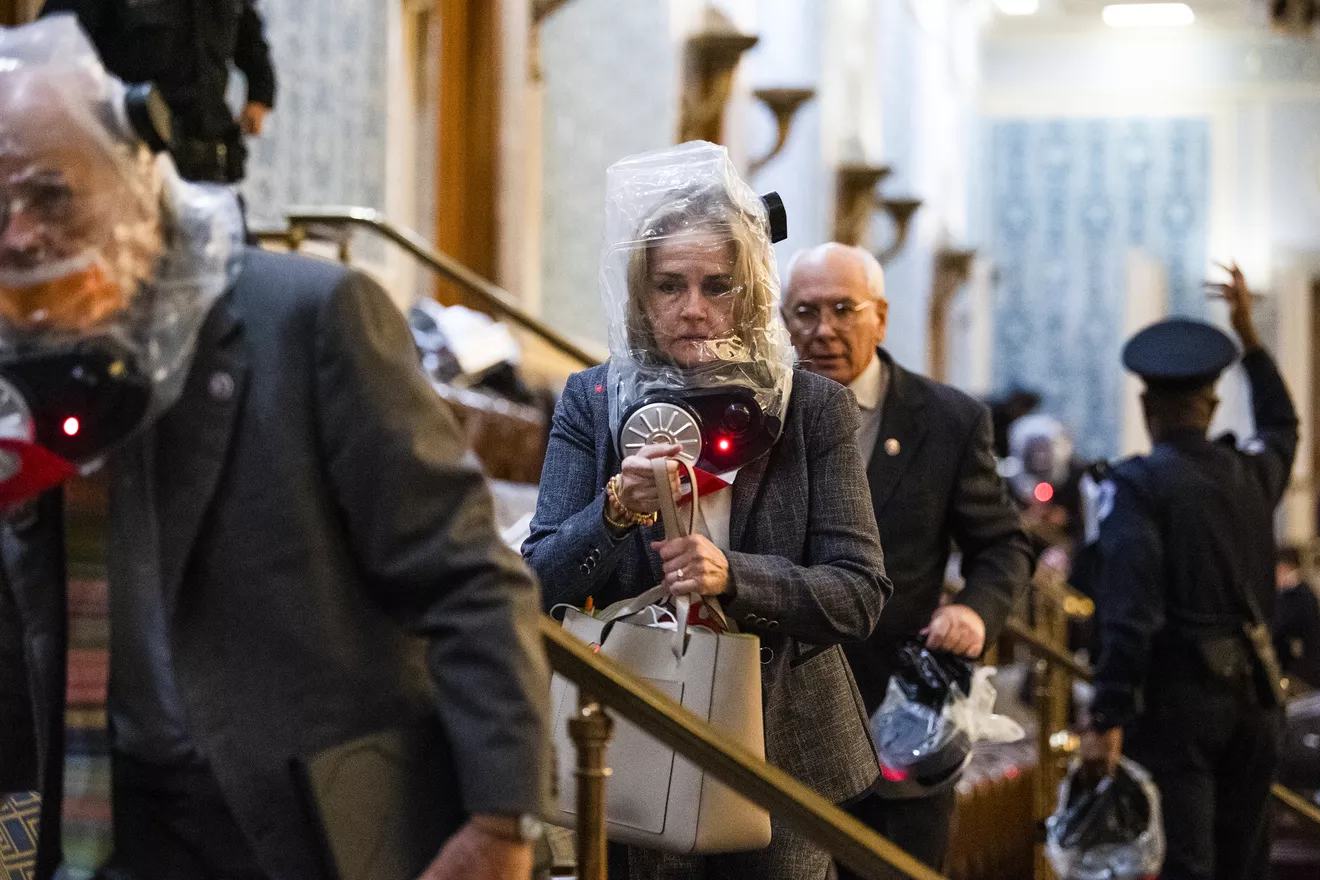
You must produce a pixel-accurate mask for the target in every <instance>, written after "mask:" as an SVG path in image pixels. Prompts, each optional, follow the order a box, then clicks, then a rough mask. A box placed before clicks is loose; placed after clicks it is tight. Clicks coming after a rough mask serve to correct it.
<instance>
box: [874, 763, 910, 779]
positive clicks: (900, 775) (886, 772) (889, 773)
mask: <svg viewBox="0 0 1320 880" xmlns="http://www.w3.org/2000/svg"><path fill="white" fill-rule="evenodd" d="M880 775H881V776H883V777H884V778H885V779H888V780H889V781H890V782H902V781H903V780H904V779H907V773H905V772H903V771H902V770H897V769H895V768H893V767H889V766H887V765H885V764H883V763H882V764H881V765H880Z"/></svg>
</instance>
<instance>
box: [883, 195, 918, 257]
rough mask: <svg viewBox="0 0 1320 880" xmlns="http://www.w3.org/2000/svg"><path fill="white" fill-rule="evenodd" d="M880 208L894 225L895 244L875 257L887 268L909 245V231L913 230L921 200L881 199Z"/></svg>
mask: <svg viewBox="0 0 1320 880" xmlns="http://www.w3.org/2000/svg"><path fill="white" fill-rule="evenodd" d="M880 207H882V208H884V209H885V213H886V214H888V215H889V219H890V220H891V221H893V224H894V243H893V244H891V245H890V246H889V247H887V248H885V249H884V250H883V251H881V252H880V253H878V254H876V255H875V258H876V259H877V260H879V261H880V265H882V266H885V265H888V264H889V261H890V260H892V259H894V257H896V256H898V255H899V253H900V252H901V251H902V250H903V247H904V246H905V245H906V244H907V238H908V230H909V229H911V228H912V216H913V215H914V214H916V213H917V209H918V208H920V207H921V199H881V200H880Z"/></svg>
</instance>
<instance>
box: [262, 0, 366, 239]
mask: <svg viewBox="0 0 1320 880" xmlns="http://www.w3.org/2000/svg"><path fill="white" fill-rule="evenodd" d="M259 8H260V10H261V13H262V15H263V16H264V17H265V20H266V38H267V40H268V41H269V42H270V47H271V54H272V56H273V59H274V62H275V70H276V73H277V75H278V77H279V93H278V95H277V96H276V99H275V103H276V106H275V112H274V113H272V114H271V115H270V116H269V117H268V118H267V121H266V132H265V134H264V135H262V136H261V137H259V138H252V139H250V140H249V141H248V147H249V150H250V151H251V155H250V157H249V159H248V176H247V182H246V183H245V184H244V187H243V190H244V194H245V195H246V197H247V200H248V208H249V211H250V222H251V223H252V225H253V226H256V227H263V226H280V225H283V219H284V216H283V212H284V209H285V208H287V207H288V206H289V205H295V204H341V205H342V204H352V205H366V206H368V207H373V208H381V209H383V208H384V207H385V161H386V144H385V137H386V132H385V118H386V77H387V64H388V55H387V50H388V34H387V28H388V17H389V8H388V6H387V4H386V3H384V2H382V0H262V2H261V3H260V5H259ZM240 94H241V92H240Z"/></svg>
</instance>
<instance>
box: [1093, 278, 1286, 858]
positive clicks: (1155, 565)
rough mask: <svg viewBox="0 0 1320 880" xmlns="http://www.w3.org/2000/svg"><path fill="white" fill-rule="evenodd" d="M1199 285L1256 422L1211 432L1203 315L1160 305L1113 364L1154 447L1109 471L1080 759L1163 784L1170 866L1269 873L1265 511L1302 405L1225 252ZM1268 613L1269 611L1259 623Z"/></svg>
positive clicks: (1277, 491) (1270, 539) (1276, 494)
mask: <svg viewBox="0 0 1320 880" xmlns="http://www.w3.org/2000/svg"><path fill="white" fill-rule="evenodd" d="M1222 268H1224V269H1225V270H1226V271H1228V272H1229V273H1230V275H1231V276H1232V278H1231V281H1229V282H1228V283H1226V284H1214V285H1210V286H1211V287H1212V288H1213V289H1214V291H1215V295H1216V296H1218V297H1219V298H1222V299H1223V300H1225V301H1226V302H1227V303H1228V306H1229V314H1230V318H1231V323H1232V326H1233V329H1234V331H1235V332H1236V333H1237V335H1238V338H1239V339H1240V340H1241V341H1242V348H1243V350H1244V354H1243V355H1242V366H1243V368H1244V369H1245V371H1246V374H1247V378H1248V380H1249V381H1250V384H1251V402H1252V409H1253V411H1254V414H1255V421H1256V430H1257V437H1256V439H1254V440H1253V441H1251V443H1250V444H1248V445H1247V446H1246V448H1245V449H1239V448H1237V446H1236V445H1235V442H1234V441H1233V439H1232V438H1231V437H1228V438H1224V439H1222V440H1220V441H1211V440H1208V439H1206V432H1207V430H1208V428H1209V426H1210V419H1211V416H1212V414H1213V413H1214V410H1215V406H1216V404H1217V400H1216V398H1215V395H1214V386H1215V380H1216V379H1217V378H1218V376H1219V374H1220V373H1221V372H1222V371H1223V370H1224V369H1225V368H1226V367H1228V366H1229V365H1230V364H1231V363H1232V362H1233V361H1234V360H1235V359H1236V357H1237V348H1236V346H1235V345H1234V344H1233V342H1232V340H1231V339H1230V338H1229V337H1228V336H1227V335H1225V334H1224V333H1221V332H1220V331H1219V330H1217V329H1215V328H1214V327H1211V326H1210V325H1208V324H1204V323H1201V322H1199V321H1190V320H1186V319H1171V320H1166V321H1161V322H1159V323H1157V324H1154V325H1152V326H1150V327H1147V328H1146V329H1145V330H1142V331H1141V332H1140V333H1138V334H1137V335H1136V336H1134V337H1133V338H1132V339H1131V340H1130V341H1129V342H1128V344H1127V347H1126V348H1125V349H1124V350H1123V363H1124V366H1126V367H1127V368H1128V369H1129V370H1131V371H1132V372H1134V373H1136V374H1137V375H1139V376H1140V377H1141V378H1142V380H1143V381H1144V382H1145V385H1146V391H1145V393H1144V394H1143V395H1142V405H1143V407H1144V410H1145V416H1146V426H1147V429H1148V430H1149V432H1150V435H1151V439H1152V440H1153V442H1154V449H1153V450H1152V452H1151V454H1150V455H1146V456H1138V457H1135V458H1132V459H1129V460H1127V461H1124V462H1122V463H1121V464H1119V465H1117V466H1116V467H1115V468H1114V469H1113V471H1112V472H1111V475H1110V479H1109V481H1108V482H1107V483H1106V484H1105V485H1104V486H1103V490H1104V491H1103V496H1102V498H1103V500H1102V504H1101V509H1100V515H1101V522H1100V528H1099V551H1100V570H1099V578H1098V583H1097V585H1096V614H1097V621H1096V623H1097V642H1098V644H1097V649H1098V653H1097V664H1096V695H1095V701H1094V704H1093V706H1092V709H1091V724H1090V729H1089V730H1088V731H1087V732H1086V733H1085V735H1084V736H1083V740H1082V758H1083V760H1084V761H1085V762H1086V763H1087V765H1088V766H1089V767H1090V768H1091V769H1092V771H1093V772H1096V773H1100V772H1111V771H1112V769H1113V767H1114V765H1115V764H1116V762H1117V761H1118V756H1119V753H1120V751H1126V752H1127V754H1128V755H1129V756H1131V757H1132V758H1133V759H1134V760H1136V761H1137V762H1138V763H1140V764H1142V765H1144V766H1145V767H1146V768H1148V769H1149V770H1150V772H1151V774H1152V775H1153V776H1154V778H1155V781H1156V783H1157V784H1158V786H1159V788H1160V792H1161V795H1162V797H1163V800H1164V805H1163V814H1164V827H1165V833H1166V836H1167V839H1168V853H1167V857H1166V861H1165V867H1164V872H1163V874H1162V875H1161V876H1162V877H1164V878H1166V880H1183V878H1196V880H1201V878H1205V880H1210V878H1215V880H1239V878H1240V880H1247V878H1261V877H1265V876H1267V874H1268V849H1269V846H1268V844H1269V834H1268V831H1269V825H1268V818H1269V811H1268V798H1269V790H1270V783H1271V781H1272V778H1273V774H1274V766H1275V759H1276V749H1277V747H1276V736H1277V734H1278V731H1279V725H1280V723H1281V714H1282V713H1281V711H1280V708H1279V704H1280V702H1281V699H1282V698H1281V695H1280V694H1279V693H1278V690H1277V685H1278V668H1277V667H1278V664H1277V660H1276V659H1275V658H1274V656H1273V651H1272V648H1271V647H1270V645H1269V638H1268V629H1267V628H1265V627H1267V626H1268V622H1269V620H1270V619H1271V616H1272V613H1273V610H1274V532H1273V523H1272V520H1273V513H1274V509H1275V507H1276V506H1277V505H1278V503H1279V500H1280V499H1281V498H1282V496H1283V493H1284V490H1285V488H1286V487H1287V484H1288V475H1289V472H1290V471H1291V469H1292V464H1293V456H1294V454H1295V453H1296V450H1297V415H1296V412H1295V411H1294V410H1293V405H1292V401H1291V400H1290V399H1289V396H1288V389H1287V388H1286V386H1285V385H1284V383H1283V379H1282V377H1280V375H1279V372H1278V369H1277V368H1276V367H1275V365H1274V361H1273V360H1272V359H1271V358H1270V356H1269V355H1268V354H1267V353H1266V352H1265V350H1264V349H1263V348H1262V347H1261V344H1260V339H1259V338H1258V337H1257V335H1256V329H1255V326H1254V325H1253V323H1252V318H1251V293H1250V291H1249V290H1248V289H1247V285H1246V282H1245V280H1244V279H1243V277H1242V272H1241V271H1240V270H1239V269H1238V267H1237V265H1236V264H1234V265H1232V266H1231V267H1222ZM1262 625H1264V626H1262Z"/></svg>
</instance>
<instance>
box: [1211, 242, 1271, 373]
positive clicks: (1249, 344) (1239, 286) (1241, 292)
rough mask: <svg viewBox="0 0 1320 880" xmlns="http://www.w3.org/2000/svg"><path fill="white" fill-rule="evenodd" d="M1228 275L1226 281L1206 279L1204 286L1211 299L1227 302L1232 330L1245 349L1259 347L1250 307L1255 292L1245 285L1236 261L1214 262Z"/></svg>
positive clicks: (1245, 282)
mask: <svg viewBox="0 0 1320 880" xmlns="http://www.w3.org/2000/svg"><path fill="white" fill-rule="evenodd" d="M1215 265H1216V266H1218V267H1219V268H1220V269H1223V270H1224V271H1225V272H1227V273H1228V275H1229V280H1228V281H1227V282H1221V281H1207V282H1205V287H1206V289H1207V290H1208V291H1209V296H1210V298H1211V299H1222V300H1223V301H1224V302H1226V303H1227V304H1228V320H1229V323H1230V324H1231V325H1232V326H1233V332H1234V333H1236V334H1237V335H1238V338H1239V339H1241V340H1242V347H1243V348H1244V349H1246V350H1247V351H1251V350H1252V349H1253V348H1259V347H1260V337H1259V336H1257V335H1256V325H1255V323H1254V322H1253V321H1252V317H1251V308H1252V300H1253V299H1255V294H1253V293H1252V292H1251V289H1250V288H1248V287H1247V279H1246V277H1245V276H1244V275H1243V274H1242V270H1241V269H1240V268H1239V267H1238V264H1237V262H1236V261H1234V262H1232V263H1229V264H1228V265H1224V264H1223V263H1215Z"/></svg>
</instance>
